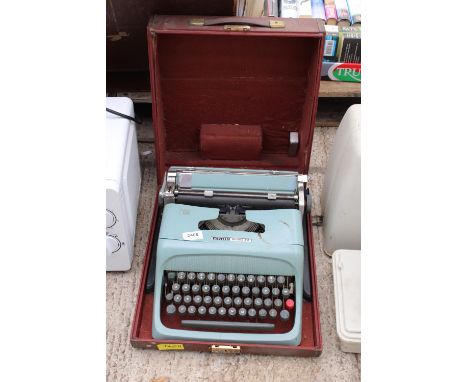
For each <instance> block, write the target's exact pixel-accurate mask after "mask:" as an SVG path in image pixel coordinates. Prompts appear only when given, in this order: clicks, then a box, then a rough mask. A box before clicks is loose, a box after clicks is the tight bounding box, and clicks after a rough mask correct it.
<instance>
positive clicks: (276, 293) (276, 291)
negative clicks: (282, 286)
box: [271, 288, 281, 298]
mask: <svg viewBox="0 0 468 382" xmlns="http://www.w3.org/2000/svg"><path fill="white" fill-rule="evenodd" d="M280 294H281V291H280V290H279V288H273V289H272V290H271V297H273V298H274V297H279V295H280Z"/></svg>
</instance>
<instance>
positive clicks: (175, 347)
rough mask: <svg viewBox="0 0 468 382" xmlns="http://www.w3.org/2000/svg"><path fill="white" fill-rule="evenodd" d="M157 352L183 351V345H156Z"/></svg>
mask: <svg viewBox="0 0 468 382" xmlns="http://www.w3.org/2000/svg"><path fill="white" fill-rule="evenodd" d="M156 346H157V347H158V350H184V344H157V345H156Z"/></svg>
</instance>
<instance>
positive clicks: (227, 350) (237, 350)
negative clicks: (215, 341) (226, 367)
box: [210, 345, 241, 354]
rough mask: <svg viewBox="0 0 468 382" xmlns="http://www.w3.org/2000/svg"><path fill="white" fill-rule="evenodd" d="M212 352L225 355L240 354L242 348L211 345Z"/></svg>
mask: <svg viewBox="0 0 468 382" xmlns="http://www.w3.org/2000/svg"><path fill="white" fill-rule="evenodd" d="M210 351H211V352H212V353H223V354H240V351H241V348H240V346H231V345H211V346H210Z"/></svg>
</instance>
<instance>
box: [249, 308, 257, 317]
mask: <svg viewBox="0 0 468 382" xmlns="http://www.w3.org/2000/svg"><path fill="white" fill-rule="evenodd" d="M247 314H248V315H249V318H255V317H256V316H257V311H256V310H255V309H254V308H250V309H249V310H248V312H247Z"/></svg>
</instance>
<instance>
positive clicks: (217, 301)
mask: <svg viewBox="0 0 468 382" xmlns="http://www.w3.org/2000/svg"><path fill="white" fill-rule="evenodd" d="M222 304H223V299H222V298H221V297H219V296H216V297H215V298H214V299H213V305H214V306H216V307H217V308H219V307H220V306H221V305H222Z"/></svg>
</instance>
